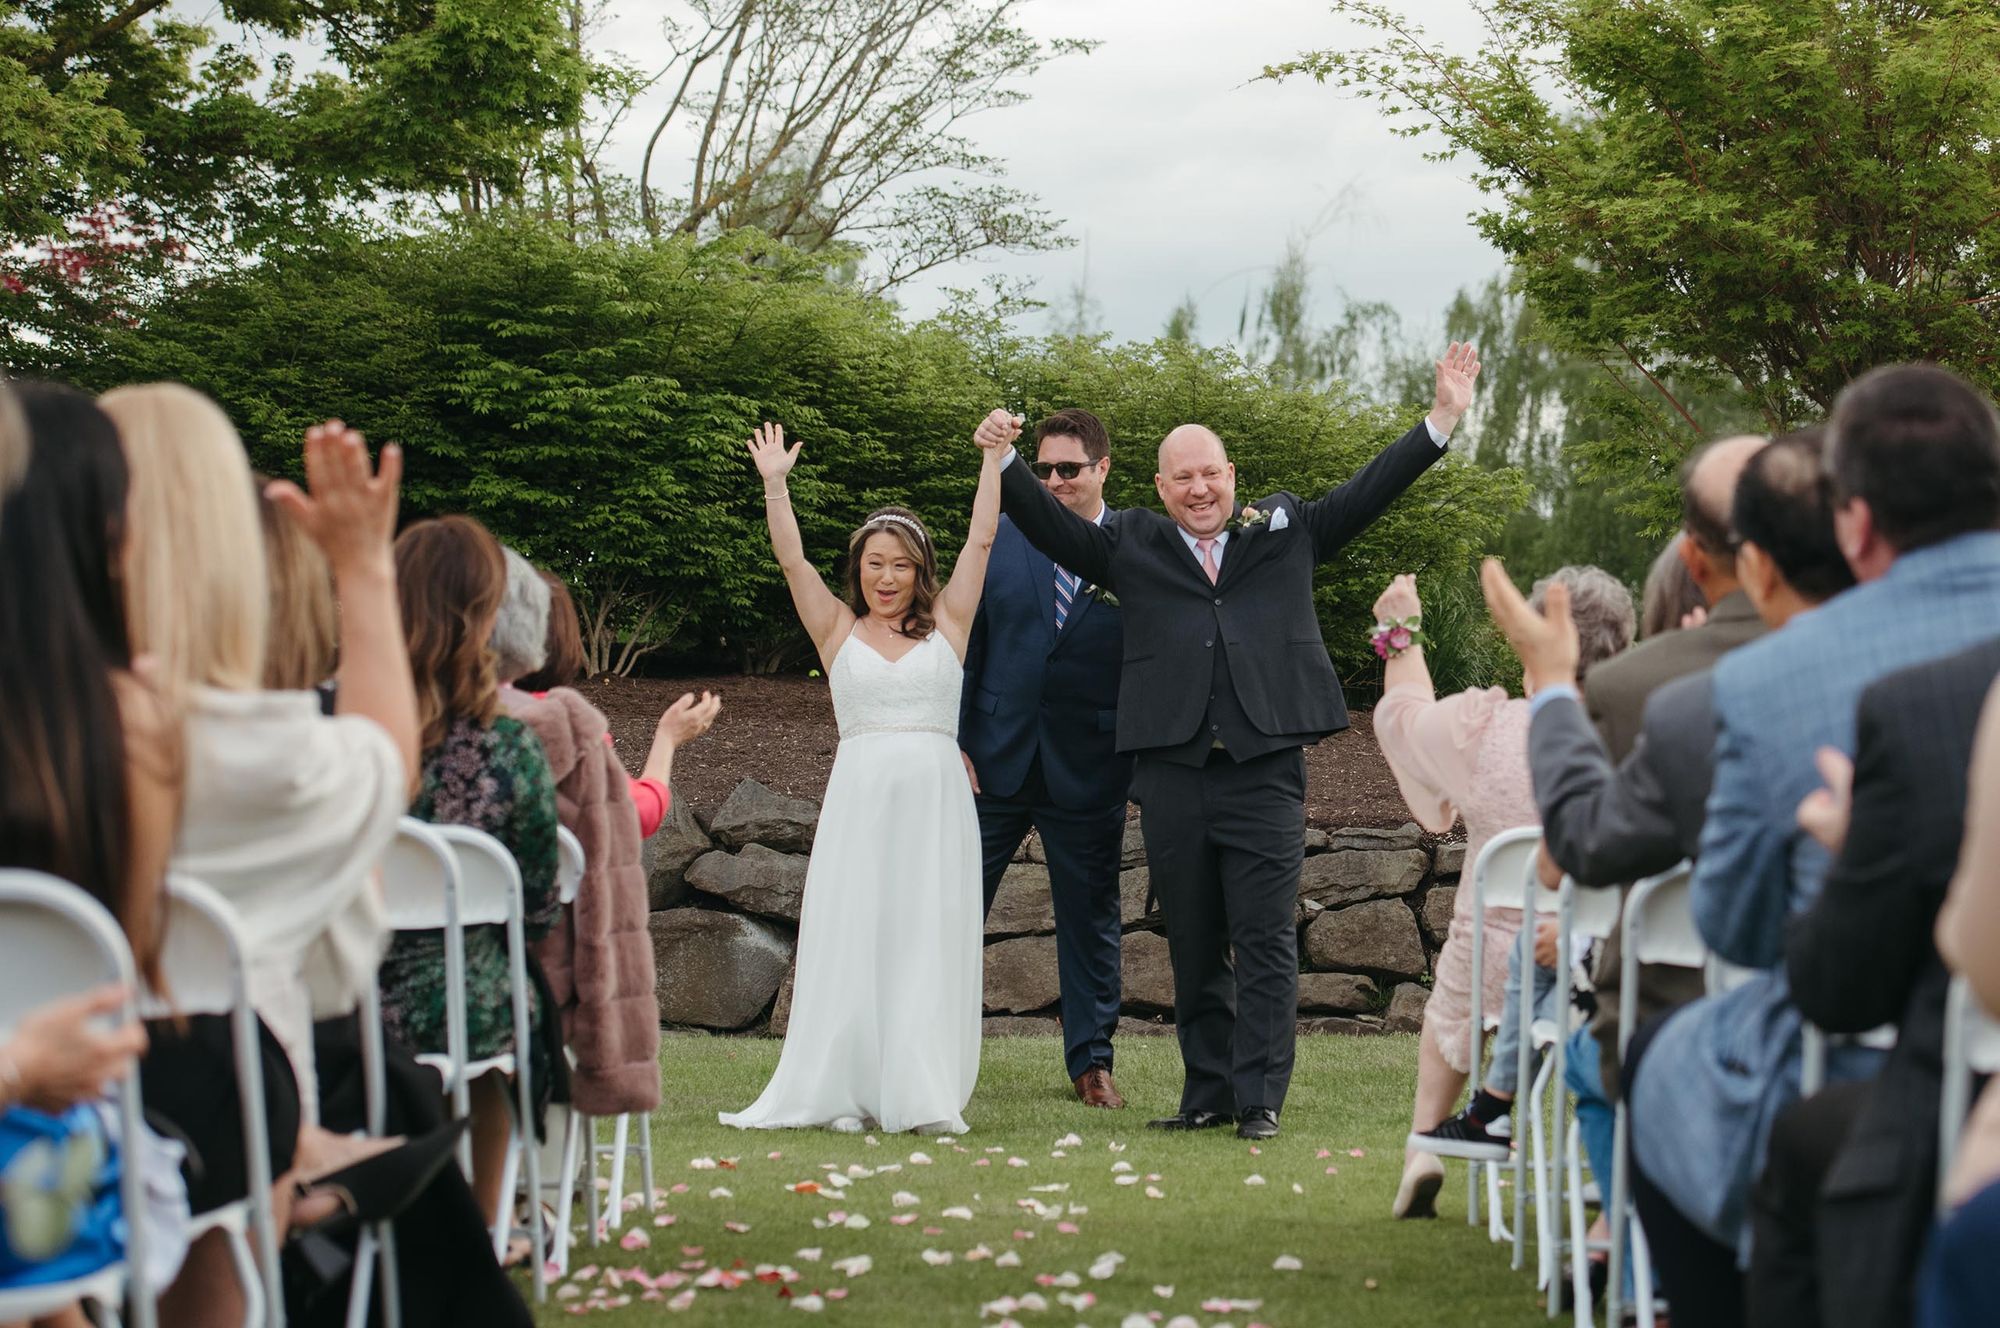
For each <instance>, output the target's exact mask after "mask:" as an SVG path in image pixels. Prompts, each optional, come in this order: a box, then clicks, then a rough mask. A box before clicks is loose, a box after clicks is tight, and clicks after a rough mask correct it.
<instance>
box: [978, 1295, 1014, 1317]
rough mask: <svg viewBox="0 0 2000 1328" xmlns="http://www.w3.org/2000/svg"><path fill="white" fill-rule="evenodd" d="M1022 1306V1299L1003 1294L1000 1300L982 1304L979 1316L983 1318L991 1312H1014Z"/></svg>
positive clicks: (1005, 1313) (1002, 1313)
mask: <svg viewBox="0 0 2000 1328" xmlns="http://www.w3.org/2000/svg"><path fill="white" fill-rule="evenodd" d="M1020 1308H1021V1302H1020V1301H1018V1300H1016V1299H1014V1298H1013V1297H1012V1296H1002V1297H1000V1299H998V1300H989V1301H987V1302H986V1303H985V1304H984V1305H981V1306H980V1307H979V1317H980V1318H982V1319H983V1318H985V1317H986V1316H987V1315H989V1314H1000V1315H1007V1314H1012V1313H1013V1312H1014V1311H1015V1310H1017V1309H1020Z"/></svg>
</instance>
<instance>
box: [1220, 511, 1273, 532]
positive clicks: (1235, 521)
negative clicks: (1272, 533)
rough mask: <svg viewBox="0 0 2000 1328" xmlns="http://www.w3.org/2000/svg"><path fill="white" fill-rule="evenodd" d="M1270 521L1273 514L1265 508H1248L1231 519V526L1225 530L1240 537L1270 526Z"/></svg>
mask: <svg viewBox="0 0 2000 1328" xmlns="http://www.w3.org/2000/svg"><path fill="white" fill-rule="evenodd" d="M1270 520H1271V514H1270V513H1269V512H1266V511H1265V510H1264V509H1263V508H1261V507H1246V508H1244V509H1243V510H1242V511H1240V512H1238V513H1237V514H1236V515H1235V516H1233V517H1231V518H1229V524H1228V525H1227V526H1225V527H1224V529H1225V530H1227V531H1229V533H1230V534H1232V535H1239V534H1244V533H1246V532H1248V531H1252V530H1256V529H1258V528H1259V527H1260V526H1265V525H1268V524H1270Z"/></svg>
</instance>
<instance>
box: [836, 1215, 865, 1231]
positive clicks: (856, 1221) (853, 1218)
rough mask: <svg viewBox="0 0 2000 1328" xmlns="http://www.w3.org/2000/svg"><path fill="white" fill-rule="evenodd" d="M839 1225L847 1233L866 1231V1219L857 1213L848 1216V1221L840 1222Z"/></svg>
mask: <svg viewBox="0 0 2000 1328" xmlns="http://www.w3.org/2000/svg"><path fill="white" fill-rule="evenodd" d="M841 1225H842V1226H844V1227H846V1228H847V1229H848V1230H849V1231H866V1230H867V1229H868V1219H867V1218H865V1217H863V1216H862V1215H861V1214H859V1213H853V1214H850V1215H849V1216H848V1219H847V1220H846V1221H845V1222H842V1223H841Z"/></svg>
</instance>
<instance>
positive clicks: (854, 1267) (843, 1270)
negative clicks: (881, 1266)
mask: <svg viewBox="0 0 2000 1328" xmlns="http://www.w3.org/2000/svg"><path fill="white" fill-rule="evenodd" d="M833 1266H834V1267H835V1268H836V1269H838V1270H839V1272H840V1275H841V1276H842V1277H860V1276H861V1275H862V1274H863V1273H866V1272H867V1271H869V1270H870V1269H871V1268H873V1267H874V1266H875V1260H874V1259H872V1258H870V1257H869V1256H868V1255H865V1254H850V1255H848V1256H847V1257H846V1258H845V1259H835V1260H834V1261H833Z"/></svg>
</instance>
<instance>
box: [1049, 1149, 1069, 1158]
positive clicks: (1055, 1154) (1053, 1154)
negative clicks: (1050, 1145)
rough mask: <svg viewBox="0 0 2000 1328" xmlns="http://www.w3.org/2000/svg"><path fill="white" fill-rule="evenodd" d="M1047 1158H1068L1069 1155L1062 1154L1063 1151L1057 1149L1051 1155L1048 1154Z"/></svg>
mask: <svg viewBox="0 0 2000 1328" xmlns="http://www.w3.org/2000/svg"><path fill="white" fill-rule="evenodd" d="M1049 1156H1050V1157H1068V1156H1069V1154H1068V1153H1065V1152H1064V1151H1063V1150H1062V1149H1060V1148H1058V1149H1056V1150H1055V1151H1054V1152H1053V1153H1050V1154H1049Z"/></svg>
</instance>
